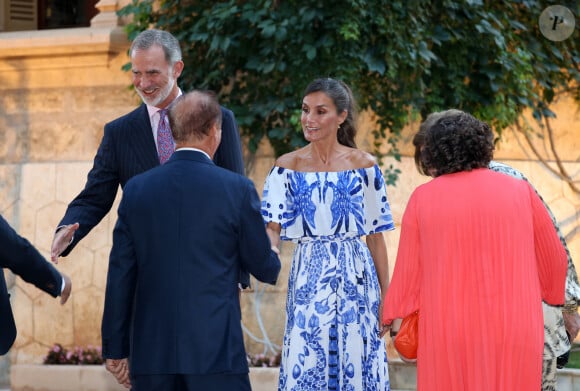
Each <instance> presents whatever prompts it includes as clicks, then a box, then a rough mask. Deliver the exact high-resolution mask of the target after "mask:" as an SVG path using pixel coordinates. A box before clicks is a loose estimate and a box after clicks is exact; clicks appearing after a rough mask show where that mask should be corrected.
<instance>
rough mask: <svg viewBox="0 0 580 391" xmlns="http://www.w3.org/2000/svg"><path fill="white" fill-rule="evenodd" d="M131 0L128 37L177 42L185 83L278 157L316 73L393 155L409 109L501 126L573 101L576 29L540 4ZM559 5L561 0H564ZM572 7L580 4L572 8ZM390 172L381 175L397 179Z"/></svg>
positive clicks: (577, 77)
mask: <svg viewBox="0 0 580 391" xmlns="http://www.w3.org/2000/svg"><path fill="white" fill-rule="evenodd" d="M158 3H159V4H158V5H159V7H158V9H157V10H156V11H153V8H152V2H151V1H137V0H133V3H131V4H129V5H128V6H126V7H125V8H123V9H122V10H121V11H120V12H119V13H120V15H123V16H131V15H132V16H133V22H132V23H131V24H129V25H128V27H127V28H128V30H127V31H128V33H129V38H133V37H134V35H135V34H136V33H138V32H139V31H141V30H143V29H145V28H147V27H148V26H150V25H152V26H155V27H157V28H160V29H164V30H167V31H170V32H172V33H173V34H174V35H175V36H176V37H177V38H178V39H179V40H180V42H181V43H182V49H183V55H184V61H185V64H186V67H185V71H184V74H183V75H182V78H181V80H180V84H181V86H182V87H183V88H184V89H185V90H189V89H192V88H206V89H211V90H214V91H216V92H218V94H219V96H220V100H221V102H222V103H223V104H224V105H225V106H228V107H229V108H230V109H232V110H233V111H234V113H235V114H236V118H237V120H238V122H239V125H240V128H241V130H242V133H243V134H244V135H245V136H247V137H248V140H249V147H250V149H251V150H252V151H255V149H256V148H257V146H258V143H259V141H260V140H261V139H262V137H264V136H267V137H268V138H269V139H270V141H271V143H272V145H273V146H274V149H275V151H276V154H278V155H279V154H282V153H283V152H287V151H289V150H292V149H295V148H297V147H299V146H301V145H303V144H304V140H303V137H302V132H301V128H300V121H299V116H300V106H301V99H302V92H303V90H304V88H305V87H306V86H307V84H308V83H309V82H310V81H312V80H313V79H314V78H316V77H321V76H330V77H335V78H339V79H342V80H344V81H345V82H347V83H348V84H349V85H351V87H352V88H353V90H354V92H355V95H356V98H357V100H358V104H359V107H360V108H361V109H371V110H373V111H374V113H375V114H376V118H377V120H378V125H379V128H378V129H376V130H375V131H374V133H373V134H374V135H375V137H376V139H377V140H378V141H377V143H376V145H379V141H381V140H384V139H386V140H387V141H388V142H389V143H390V144H391V145H392V146H393V148H392V150H391V154H392V155H394V156H395V157H396V158H399V154H398V151H397V150H396V148H395V147H394V145H395V143H396V142H397V139H398V138H397V136H398V134H399V132H400V130H401V129H402V127H403V126H404V125H405V124H406V123H407V122H408V119H409V113H410V112H411V114H412V115H414V114H413V113H419V114H420V115H421V116H422V117H424V116H426V115H427V114H428V113H430V112H432V111H437V110H443V109H447V108H459V109H463V110H466V111H469V112H471V113H473V114H474V115H476V116H478V117H479V118H481V119H483V120H486V121H488V122H490V123H491V124H492V125H493V126H494V128H495V130H496V131H497V132H498V133H501V130H502V129H503V128H504V127H506V126H507V125H509V124H512V123H514V121H516V119H517V118H518V116H520V115H521V113H522V111H523V110H524V109H525V108H526V107H531V108H532V109H533V110H534V111H535V114H536V116H538V117H541V116H544V115H553V113H551V111H550V110H549V105H550V103H551V102H552V101H553V99H554V97H555V96H556V95H557V94H558V93H559V92H561V91H562V90H564V89H569V88H571V87H574V91H573V94H574V95H575V96H577V97H578V98H580V92H579V87H578V86H579V85H580V83H579V82H580V72H579V63H580V53H579V48H578V45H579V43H578V42H579V41H580V40H578V39H577V38H578V30H576V32H575V33H574V35H573V36H572V37H570V38H568V39H567V40H565V41H562V42H552V41H549V40H547V39H546V38H544V37H543V36H542V35H541V33H540V31H539V27H538V17H539V15H540V13H541V12H542V10H543V9H544V8H545V7H547V6H548V5H550V4H552V3H553V4H563V3H562V2H558V3H556V2H548V1H525V0H522V1H509V2H504V1H502V2H492V1H486V2H484V1H478V0H470V1H449V0H442V1H418V0H398V1H393V0H373V1H363V0H345V1H342V2H340V4H338V3H336V2H331V1H324V0H284V1H281V0H250V1H242V0H237V1H236V0H227V1H216V0H208V1H196V0H189V1H183V0H161V1H159V2H158ZM564 5H565V4H564ZM569 8H571V10H572V11H573V12H575V13H576V14H577V13H578V6H577V5H576V6H574V7H572V6H569ZM398 174H399V173H398V171H396V169H392V170H391V171H390V173H389V178H390V182H392V183H394V181H395V180H396V178H397V176H398Z"/></svg>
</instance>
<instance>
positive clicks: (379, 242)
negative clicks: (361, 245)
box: [366, 232, 389, 298]
mask: <svg viewBox="0 0 580 391" xmlns="http://www.w3.org/2000/svg"><path fill="white" fill-rule="evenodd" d="M366 239H367V246H368V248H369V250H370V252H371V256H372V257H373V262H374V264H375V269H376V270H377V278H378V279H379V285H380V286H381V298H383V297H384V295H385V293H386V292H387V288H388V287H389V257H388V256H387V245H386V244H385V238H384V237H383V233H382V232H379V233H374V234H370V235H367V237H366Z"/></svg>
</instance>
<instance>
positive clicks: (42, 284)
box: [0, 216, 62, 355]
mask: <svg viewBox="0 0 580 391" xmlns="http://www.w3.org/2000/svg"><path fill="white" fill-rule="evenodd" d="M0 267H1V268H8V269H10V270H12V272H13V273H14V274H16V275H19V276H20V277H21V278H22V279H23V280H24V281H26V282H29V283H31V284H34V285H35V286H36V287H37V288H39V289H42V290H43V291H45V292H46V293H48V294H50V295H51V296H53V297H56V296H58V295H59V294H60V289H61V286H62V277H61V275H60V273H59V272H58V270H56V269H55V268H54V266H52V265H51V264H50V263H49V262H48V261H46V259H44V257H43V256H42V255H41V254H40V253H39V252H38V250H36V248H34V246H33V245H32V244H31V243H30V242H29V241H28V240H26V239H25V238H23V237H22V236H20V235H18V234H17V233H16V231H14V229H12V227H11V226H10V225H9V224H8V223H7V222H6V220H4V218H3V217H2V216H0ZM0 273H1V275H0V355H3V354H6V352H8V350H9V349H10V347H11V346H12V344H13V343H14V339H15V338H16V326H15V325H14V317H13V316H12V308H11V307H10V300H9V297H10V295H9V294H8V290H7V288H6V281H5V280H4V270H3V269H2V270H0Z"/></svg>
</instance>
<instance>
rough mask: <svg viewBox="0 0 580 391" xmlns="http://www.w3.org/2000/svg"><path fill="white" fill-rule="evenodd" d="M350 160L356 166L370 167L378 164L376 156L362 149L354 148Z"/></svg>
mask: <svg viewBox="0 0 580 391" xmlns="http://www.w3.org/2000/svg"><path fill="white" fill-rule="evenodd" d="M349 160H350V161H351V163H352V165H353V166H354V167H356V168H368V167H372V166H374V165H375V164H377V159H376V158H375V156H373V155H371V154H370V153H368V152H365V151H363V150H361V149H353V150H352V152H351V153H350V156H349Z"/></svg>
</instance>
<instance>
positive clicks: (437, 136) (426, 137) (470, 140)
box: [413, 110, 494, 176]
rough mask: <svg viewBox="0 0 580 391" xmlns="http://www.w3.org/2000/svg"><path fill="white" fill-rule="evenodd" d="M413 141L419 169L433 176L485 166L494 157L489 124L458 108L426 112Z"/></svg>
mask: <svg viewBox="0 0 580 391" xmlns="http://www.w3.org/2000/svg"><path fill="white" fill-rule="evenodd" d="M431 116H433V117H431ZM413 144H414V145H415V163H416V164H417V156H419V158H420V163H419V164H418V169H419V172H421V173H423V174H427V175H432V176H439V175H444V174H452V173H454V172H460V171H471V170H473V169H475V168H483V167H487V166H488V165H489V162H490V161H491V159H492V158H493V149H494V146H493V133H492V131H491V128H490V127H489V125H488V124H486V123H485V122H483V121H480V120H478V119H477V118H475V117H473V116H472V115H471V114H468V113H465V112H463V111H459V110H447V111H442V112H439V113H434V114H431V115H430V116H428V117H427V119H426V120H425V122H424V123H423V124H422V125H421V128H420V129H419V132H418V133H417V135H415V138H413ZM418 154H419V155H418Z"/></svg>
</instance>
